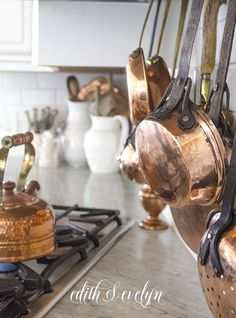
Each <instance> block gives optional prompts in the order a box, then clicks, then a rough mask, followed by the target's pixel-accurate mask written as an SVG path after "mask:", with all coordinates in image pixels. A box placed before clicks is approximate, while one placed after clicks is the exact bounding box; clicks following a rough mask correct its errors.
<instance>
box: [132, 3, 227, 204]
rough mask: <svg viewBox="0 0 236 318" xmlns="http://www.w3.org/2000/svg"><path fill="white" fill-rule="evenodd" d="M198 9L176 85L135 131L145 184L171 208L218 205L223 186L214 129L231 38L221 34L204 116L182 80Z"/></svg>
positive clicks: (223, 161)
mask: <svg viewBox="0 0 236 318" xmlns="http://www.w3.org/2000/svg"><path fill="white" fill-rule="evenodd" d="M202 5H203V1H202V0H197V1H193V2H192V8H191V13H190V19H189V23H188V28H187V31H186V35H185V40H184V44H183V48H182V53H181V60H180V67H179V72H178V76H177V78H176V80H174V82H172V83H171V85H170V86H169V87H168V89H167V91H166V93H165V94H164V96H163V98H162V100H161V101H160V103H159V105H158V107H157V109H156V110H155V111H154V112H153V113H152V114H151V115H149V116H148V117H147V119H145V120H144V121H143V122H141V124H140V125H139V126H138V128H137V131H136V150H137V152H138V157H139V162H140V167H141V169H142V171H143V174H144V176H145V179H146V181H147V183H148V184H149V185H150V187H151V188H152V189H153V190H154V192H155V193H156V194H157V195H158V196H160V197H161V198H162V199H163V200H164V201H165V202H166V203H168V204H170V205H171V206H174V207H182V206H186V205H191V204H195V205H197V204H198V205H206V206H207V205H213V204H215V203H217V202H219V201H220V200H221V197H222V193H223V189H224V185H225V169H226V166H227V157H226V150H225V147H224V144H223V141H222V138H221V135H220V133H219V131H218V128H219V126H220V124H219V123H220V112H221V106H222V99H223V94H224V92H225V90H226V92H227V89H226V86H225V79H226V75H227V71H228V64H229V60H230V53H231V49H230V48H231V46H232V40H233V37H232V30H230V28H226V29H225V32H227V33H225V34H226V36H225V37H224V38H223V44H222V49H221V58H220V64H219V68H218V72H217V78H216V83H217V86H216V87H215V88H214V90H213V91H212V94H211V98H210V99H209V104H208V107H207V108H208V109H210V111H209V114H206V113H205V112H204V111H202V110H201V109H200V108H199V107H198V106H197V105H194V104H193V102H192V101H191V100H190V99H189V93H190V89H191V79H190V78H188V72H189V65H190V57H191V52H192V47H193V43H194V38H195V34H196V31H197V27H198V22H199V19H200V14H201V9H202ZM229 39H230V40H231V41H229Z"/></svg>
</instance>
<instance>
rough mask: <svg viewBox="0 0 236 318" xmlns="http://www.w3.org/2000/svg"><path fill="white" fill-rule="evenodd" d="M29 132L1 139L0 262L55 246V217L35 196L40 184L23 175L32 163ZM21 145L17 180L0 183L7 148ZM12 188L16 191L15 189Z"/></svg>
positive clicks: (35, 254) (38, 254)
mask: <svg viewBox="0 0 236 318" xmlns="http://www.w3.org/2000/svg"><path fill="white" fill-rule="evenodd" d="M32 140H33V134H32V133H31V132H27V133H25V134H18V135H14V136H7V137H4V138H3V139H2V148H1V149H0V262H4V263H5V262H10V263H12V262H19V261H24V260H29V259H33V258H38V257H42V256H45V255H48V254H49V253H50V252H52V251H53V250H54V249H55V216H54V212H53V210H52V208H51V207H50V205H48V204H47V203H46V202H45V201H43V200H41V199H39V198H38V197H37V191H38V190H39V189H40V185H39V184H38V182H37V181H31V182H30V183H29V184H28V186H27V187H25V182H26V178H27V176H28V174H29V172H30V170H31V167H32V165H33V162H34V157H35V152H34V147H33V145H32ZM20 145H24V147H25V153H24V158H23V161H22V166H21V171H20V175H19V178H18V181H17V183H15V182H12V181H7V182H4V172H5V167H6V163H7V159H8V154H9V150H10V149H11V148H13V147H16V146H20ZM15 188H16V190H15Z"/></svg>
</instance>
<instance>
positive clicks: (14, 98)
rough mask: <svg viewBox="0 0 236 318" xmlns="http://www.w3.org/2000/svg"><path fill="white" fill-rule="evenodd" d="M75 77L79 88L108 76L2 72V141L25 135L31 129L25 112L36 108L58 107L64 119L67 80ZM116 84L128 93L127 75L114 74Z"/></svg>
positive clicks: (0, 78) (0, 99)
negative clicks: (15, 135)
mask: <svg viewBox="0 0 236 318" xmlns="http://www.w3.org/2000/svg"><path fill="white" fill-rule="evenodd" d="M70 74H74V75H76V77H77V78H78V80H79V82H80V85H84V84H86V83H88V82H89V81H90V80H91V79H92V78H94V77H96V76H98V75H102V76H108V74H107V73H99V74H98V73H37V72H36V73H35V72H31V73H30V72H25V73H23V72H1V73H0V139H1V138H2V137H3V136H5V135H8V134H15V133H19V132H24V131H26V130H27V129H28V125H27V121H26V116H25V114H24V111H25V110H26V109H29V110H30V109H32V108H33V107H39V108H40V107H45V106H51V107H57V108H58V109H59V111H60V113H61V116H64V117H65V113H66V110H67V106H66V99H67V96H68V95H67V90H66V78H67V76H68V75H70ZM113 81H114V84H117V85H118V86H120V87H121V88H122V89H123V91H124V94H125V93H126V78H125V75H124V74H114V75H113Z"/></svg>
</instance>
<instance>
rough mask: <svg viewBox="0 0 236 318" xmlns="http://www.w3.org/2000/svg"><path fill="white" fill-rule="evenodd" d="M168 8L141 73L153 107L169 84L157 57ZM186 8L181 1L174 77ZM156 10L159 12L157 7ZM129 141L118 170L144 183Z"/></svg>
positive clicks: (133, 145) (184, 1) (165, 68)
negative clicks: (155, 43)
mask: <svg viewBox="0 0 236 318" xmlns="http://www.w3.org/2000/svg"><path fill="white" fill-rule="evenodd" d="M158 5H160V2H159V3H158ZM169 6H170V2H167V3H166V6H165V13H164V18H163V21H162V27H161V34H160V38H159V41H158V46H157V53H156V55H154V56H153V57H151V58H149V59H148V60H146V64H145V73H143V75H144V77H145V74H146V76H147V83H148V86H149V88H150V92H151V94H150V95H151V100H152V101H154V104H155V105H156V104H158V102H159V100H160V98H161V97H162V95H163V93H164V92H165V90H166V88H167V86H168V85H169V83H170V76H169V72H168V69H167V66H166V65H165V62H164V60H163V59H162V58H161V57H160V56H159V51H160V47H161V43H162V38H163V33H164V28H165V25H166V20H167V16H168V11H169ZM187 8H188V0H182V5H181V10H180V16H179V25H178V32H177V36H176V45H175V53H174V62H173V72H172V76H174V70H175V68H176V62H177V59H178V55H179V47H180V42H181V39H182V34H183V27H184V22H185V16H186V12H187ZM157 10H159V6H158V8H157ZM141 60H142V61H144V58H142V59H141ZM136 62H137V61H136ZM142 63H143V62H141V64H142ZM137 64H139V63H137ZM139 66H140V64H139ZM127 68H129V63H128V66H127ZM167 73H168V76H167V75H166V74H167ZM129 75H130V76H131V77H132V75H133V73H132V72H130V73H127V77H128V81H132V78H130V77H129ZM143 84H144V83H143ZM134 85H138V82H135V83H134ZM144 85H145V84H144ZM132 87H133V83H132V85H131V88H132ZM131 95H132V94H131ZM134 98H135V96H134ZM132 109H133V108H132ZM141 109H143V108H140V112H138V116H139V120H138V121H141V120H143V119H144V118H145V117H146V116H147V115H148V113H147V111H148V108H147V107H144V112H142V111H141ZM133 111H135V110H134V109H133ZM134 117H135V116H134ZM134 133H135V131H133V132H132V134H133V135H134ZM131 139H132V138H128V139H127V143H126V147H124V150H123V152H122V153H121V155H120V158H119V159H120V169H121V171H122V172H123V173H124V174H125V175H126V176H127V177H128V178H129V179H130V180H135V181H136V182H137V183H144V182H145V180H144V177H143V174H142V171H141V169H140V167H139V161H138V156H137V153H136V150H135V141H134V138H133V140H131Z"/></svg>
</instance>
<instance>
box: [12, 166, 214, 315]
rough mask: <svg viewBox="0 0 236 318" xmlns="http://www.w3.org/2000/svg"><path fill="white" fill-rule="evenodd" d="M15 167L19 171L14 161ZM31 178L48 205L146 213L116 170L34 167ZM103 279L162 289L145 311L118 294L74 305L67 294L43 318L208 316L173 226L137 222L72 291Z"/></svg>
mask: <svg viewBox="0 0 236 318" xmlns="http://www.w3.org/2000/svg"><path fill="white" fill-rule="evenodd" d="M14 171H17V166H16V163H14ZM14 171H13V170H12V169H8V170H7V171H6V176H7V179H10V180H12V179H13V180H14V179H15V176H16V174H15V173H14ZM32 178H34V179H37V180H38V181H39V182H40V183H41V186H42V189H41V197H43V198H44V199H46V200H48V201H49V202H51V203H54V204H68V205H72V204H74V203H79V204H80V205H81V206H91V207H101V208H112V209H114V208H115V209H119V210H120V211H121V213H122V215H123V216H127V217H130V218H134V219H135V220H137V221H138V220H140V219H142V218H143V217H145V216H146V215H145V212H144V210H143V209H142V207H141V205H140V203H139V199H138V195H137V193H138V189H139V186H138V185H136V184H134V183H132V182H130V181H128V180H127V179H126V178H125V177H122V176H121V175H120V174H113V175H94V174H91V173H90V172H89V171H88V170H73V169H71V168H69V167H67V166H64V167H60V168H58V169H42V168H34V169H33V170H32V172H31V175H30V178H29V179H32ZM104 279H105V280H107V281H109V282H110V284H111V285H112V286H113V285H115V283H116V282H119V284H120V286H119V290H121V291H124V290H130V289H132V288H134V290H142V289H143V287H144V285H145V283H146V282H148V281H149V290H150V289H152V288H154V287H155V288H156V289H157V290H158V291H162V296H161V299H160V303H158V301H157V300H153V301H152V302H151V304H150V306H148V307H147V308H146V309H145V308H143V307H142V306H141V305H140V304H138V303H137V302H136V303H135V302H134V301H131V302H130V303H128V302H126V301H125V302H124V301H122V300H121V299H120V298H119V299H117V300H116V301H114V302H103V301H102V302H99V303H98V304H96V303H94V302H93V301H89V302H88V303H87V304H74V303H72V302H71V299H70V295H71V292H69V293H68V294H67V295H65V296H64V298H63V299H62V300H61V301H60V302H59V303H58V304H57V305H56V306H55V307H54V308H53V309H52V310H51V312H50V313H48V314H47V316H46V317H47V318H62V317H63V318H66V317H70V318H75V317H76V318H77V317H93V318H110V317H112V318H116V317H117V318H120V317H136V318H139V317H140V318H141V317H165V318H189V317H191V318H199V317H201V318H209V317H211V314H210V311H209V309H208V307H207V305H206V302H205V299H204V296H203V293H202V291H201V287H200V282H199V278H198V272H197V266H196V262H195V261H194V259H193V257H192V256H191V255H190V254H189V252H188V251H187V249H186V248H185V247H184V246H183V244H182V243H181V242H180V240H179V238H178V237H177V235H176V234H175V232H174V231H173V229H171V228H169V229H168V230H165V231H163V232H149V231H145V230H141V229H139V227H138V225H137V224H136V225H135V226H134V227H133V228H132V229H131V230H130V231H129V232H128V233H127V234H126V235H125V236H124V237H123V238H122V239H121V240H120V241H119V242H118V243H117V244H116V245H115V246H114V247H113V248H112V249H111V250H110V251H109V252H108V253H107V254H106V255H105V256H104V257H103V258H102V259H101V260H100V261H99V262H98V263H97V264H96V265H95V267H94V268H93V269H92V270H91V271H90V272H88V274H87V275H86V276H85V277H84V278H83V279H82V281H80V282H78V283H77V284H76V285H75V287H74V288H73V290H79V289H81V288H82V286H83V285H84V284H85V282H86V281H87V282H89V285H92V286H96V285H97V284H98V283H99V282H100V281H101V280H104Z"/></svg>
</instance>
